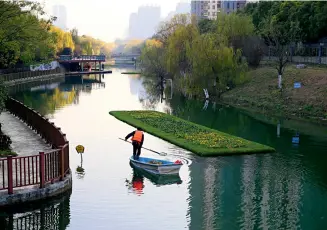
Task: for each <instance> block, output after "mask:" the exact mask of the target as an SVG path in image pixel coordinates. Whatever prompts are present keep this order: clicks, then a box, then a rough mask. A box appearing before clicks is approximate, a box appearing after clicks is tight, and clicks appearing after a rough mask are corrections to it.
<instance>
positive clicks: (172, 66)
mask: <svg viewBox="0 0 327 230" xmlns="http://www.w3.org/2000/svg"><path fill="white" fill-rule="evenodd" d="M198 36H199V31H198V28H197V25H196V24H195V23H190V24H188V25H179V26H176V28H175V31H174V32H173V33H172V34H171V35H170V36H169V38H168V40H167V55H168V58H167V69H168V71H169V72H172V73H178V72H180V71H181V72H182V75H183V74H185V73H187V72H191V71H192V66H191V63H190V62H189V60H188V58H187V54H186V52H187V49H188V48H189V46H190V45H191V44H192V42H193V40H194V39H195V38H196V37H198Z"/></svg>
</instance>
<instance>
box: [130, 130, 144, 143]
mask: <svg viewBox="0 0 327 230" xmlns="http://www.w3.org/2000/svg"><path fill="white" fill-rule="evenodd" d="M142 139H143V132H142V131H139V130H136V131H135V133H134V136H133V138H132V141H137V142H139V143H141V142H142Z"/></svg>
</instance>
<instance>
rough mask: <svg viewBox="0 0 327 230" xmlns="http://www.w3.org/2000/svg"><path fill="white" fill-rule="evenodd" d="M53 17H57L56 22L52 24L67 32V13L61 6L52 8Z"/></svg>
mask: <svg viewBox="0 0 327 230" xmlns="http://www.w3.org/2000/svg"><path fill="white" fill-rule="evenodd" d="M53 16H56V17H57V20H56V21H55V22H54V23H53V24H54V25H55V26H57V27H59V28H61V29H63V30H65V31H66V30H67V11H66V7H65V6H63V5H55V6H53Z"/></svg>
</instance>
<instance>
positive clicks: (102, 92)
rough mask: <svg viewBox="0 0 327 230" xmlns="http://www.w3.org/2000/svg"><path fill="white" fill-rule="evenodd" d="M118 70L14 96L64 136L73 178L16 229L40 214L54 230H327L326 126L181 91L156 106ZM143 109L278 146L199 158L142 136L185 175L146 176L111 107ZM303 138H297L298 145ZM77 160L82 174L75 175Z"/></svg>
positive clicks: (131, 77)
mask: <svg viewBox="0 0 327 230" xmlns="http://www.w3.org/2000/svg"><path fill="white" fill-rule="evenodd" d="M121 71H124V70H123V69H113V73H112V74H108V75H104V77H103V78H102V79H101V82H102V83H92V84H91V86H88V85H89V84H88V83H87V82H85V81H84V85H81V84H80V83H78V81H75V82H74V81H73V82H71V83H60V84H57V85H56V84H54V85H52V86H49V87H43V88H42V87H39V88H36V89H33V90H31V91H25V92H22V93H18V94H16V95H15V96H14V97H15V98H17V99H19V100H21V101H23V102H24V103H25V104H27V105H29V106H31V107H33V108H35V109H36V110H38V111H40V112H41V113H42V114H44V115H46V116H47V117H49V118H50V119H51V120H52V121H54V122H55V124H56V125H57V126H59V127H61V128H62V130H63V132H64V133H66V134H67V138H68V140H69V142H70V154H71V157H70V159H71V162H70V166H71V169H72V171H73V174H74V175H73V189H72V193H71V194H68V195H65V196H64V197H63V198H62V200H58V201H55V202H54V203H53V202H52V203H49V204H46V205H43V209H40V208H38V207H35V210H34V211H29V212H28V213H20V214H15V215H14V216H13V218H14V220H16V221H14V222H13V223H14V224H13V225H15V226H17V225H18V224H15V223H16V222H17V223H18V222H19V218H25V219H26V217H24V216H26V215H29V216H31V215H34V216H38V215H41V214H40V213H42V212H41V211H40V210H43V215H45V214H44V213H45V212H46V213H47V215H46V216H48V217H49V216H50V217H49V218H46V220H47V221H48V223H50V224H51V225H53V226H55V229H74V230H75V229H76V230H81V229H94V230H95V229H119V230H125V229H142V230H148V229H149V230H153V229H157V230H161V229H172V230H179V229H192V230H201V229H206V230H213V229H310V230H314V229H326V226H327V167H326V162H327V132H326V130H327V129H326V127H320V126H317V125H313V124H306V123H303V122H294V121H287V120H276V119H274V118H270V117H263V116H260V115H253V114H247V113H244V112H242V111H240V110H237V109H234V108H230V107H226V106H220V105H215V104H213V103H211V102H209V104H208V105H207V107H206V105H205V104H204V103H203V102H199V101H192V100H185V99H183V98H181V97H179V96H177V95H176V96H173V98H172V99H170V100H168V99H167V100H164V101H163V102H162V103H160V101H159V102H158V101H157V100H156V98H153V97H149V95H147V92H146V90H145V89H144V87H143V85H142V82H141V80H140V79H139V78H138V77H137V76H136V75H123V74H121V73H120V72H121ZM140 98H143V100H140ZM147 108H153V109H155V110H158V111H163V112H169V113H173V114H175V115H177V116H179V117H182V118H184V119H187V120H190V121H193V122H196V123H199V124H202V125H205V126H208V127H211V128H214V129H217V130H220V131H224V132H227V133H230V134H234V135H238V136H241V137H243V138H246V139H249V140H253V141H257V142H260V143H262V144H267V145H270V146H272V147H274V148H276V150H277V152H276V153H272V154H256V155H244V156H230V157H216V158H200V157H197V156H195V155H194V154H192V153H189V152H187V151H185V150H182V149H180V148H178V147H175V146H173V145H171V144H169V143H167V142H165V141H163V140H160V139H158V138H156V137H153V136H151V135H149V134H145V143H144V146H145V147H147V148H150V149H154V150H156V151H159V152H166V153H168V156H167V157H166V158H168V159H182V161H183V162H184V166H183V167H182V169H181V172H180V178H174V179H171V180H162V179H161V178H152V177H146V176H144V175H142V174H139V173H138V172H136V171H134V170H133V169H132V168H131V166H130V165H129V160H128V159H129V157H130V155H131V151H132V146H131V145H130V144H128V143H125V142H123V141H121V140H119V139H118V138H119V137H122V138H123V137H125V136H126V135H127V134H128V133H129V132H131V131H133V130H134V129H133V127H130V126H129V125H127V124H125V123H122V122H120V121H118V120H116V119H115V118H114V117H112V116H110V115H109V111H111V110H142V109H147ZM297 134H298V136H299V143H292V138H293V137H295V136H296V135H297ZM79 144H81V145H83V146H85V153H84V154H83V162H81V158H80V156H79V155H78V154H77V153H76V151H75V146H77V145H79ZM142 151H143V152H142V154H143V156H153V157H158V158H160V156H158V155H156V154H154V153H151V152H149V151H147V150H142ZM81 163H82V165H81ZM79 166H81V167H82V168H83V169H84V173H78V172H76V168H77V167H79ZM133 184H134V187H133ZM56 202H57V203H56ZM44 206H46V207H44ZM49 210H50V211H49ZM51 210H52V211H51ZM53 210H54V211H53ZM49 213H50V214H49ZM41 216H42V215H41ZM0 225H1V223H0ZM1 229H2V228H1ZM10 229H11V228H10ZM14 229H20V228H17V227H15V228H14Z"/></svg>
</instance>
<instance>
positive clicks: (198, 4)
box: [191, 0, 246, 19]
mask: <svg viewBox="0 0 327 230" xmlns="http://www.w3.org/2000/svg"><path fill="white" fill-rule="evenodd" d="M245 4H246V0H234V1H230V0H220V1H219V0H203V1H194V0H192V1H191V14H193V15H195V16H196V17H197V18H198V19H202V18H207V19H215V18H216V17H217V14H218V13H220V12H224V13H227V14H229V13H232V12H235V11H237V10H238V9H242V8H243V7H244V6H245Z"/></svg>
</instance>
